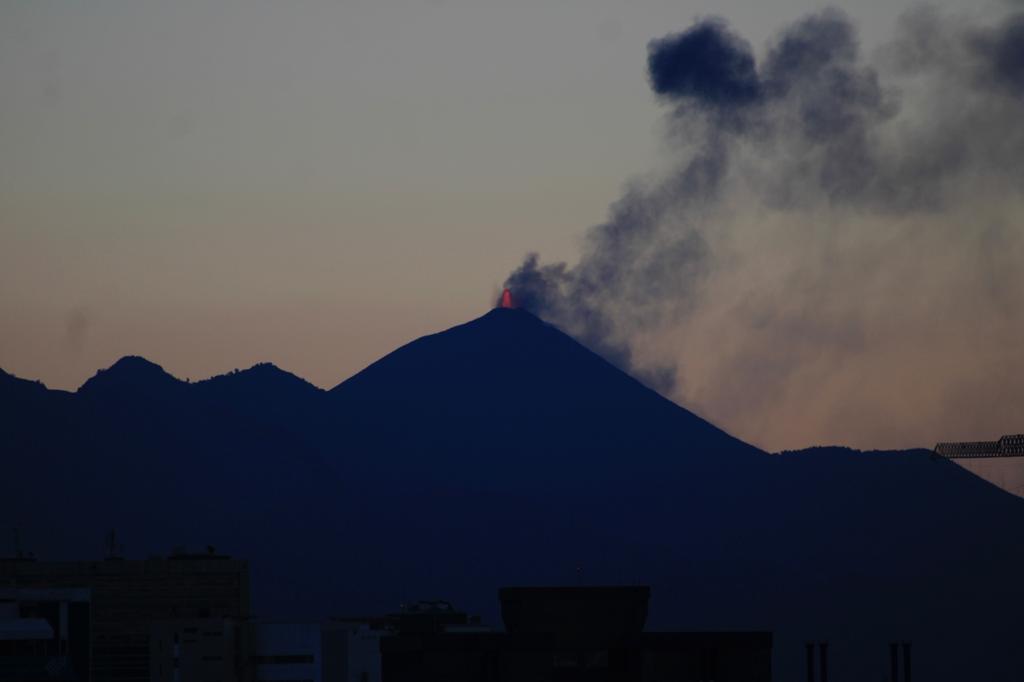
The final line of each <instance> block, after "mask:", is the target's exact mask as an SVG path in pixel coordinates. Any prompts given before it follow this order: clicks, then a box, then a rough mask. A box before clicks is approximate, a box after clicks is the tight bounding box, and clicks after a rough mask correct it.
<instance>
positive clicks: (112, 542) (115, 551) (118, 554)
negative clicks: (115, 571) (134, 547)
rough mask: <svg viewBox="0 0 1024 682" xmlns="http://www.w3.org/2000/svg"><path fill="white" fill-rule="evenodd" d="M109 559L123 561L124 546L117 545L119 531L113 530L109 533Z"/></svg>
mask: <svg viewBox="0 0 1024 682" xmlns="http://www.w3.org/2000/svg"><path fill="white" fill-rule="evenodd" d="M106 540H107V556H106V558H107V559H123V558H124V545H119V544H117V531H116V530H113V529H112V530H111V531H110V532H109V533H107V538H106Z"/></svg>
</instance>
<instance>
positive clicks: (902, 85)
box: [506, 7, 1024, 448]
mask: <svg viewBox="0 0 1024 682" xmlns="http://www.w3.org/2000/svg"><path fill="white" fill-rule="evenodd" d="M648 76H649V80H650V84H651V88H652V90H653V92H654V95H655V96H656V97H657V99H658V101H660V102H662V103H663V104H664V105H665V106H666V107H667V115H666V117H665V142H666V148H667V149H669V150H670V153H671V154H672V155H673V156H674V157H675V158H677V159H678V162H677V164H676V165H675V167H674V170H672V171H671V172H669V173H666V174H664V175H663V176H661V177H659V178H658V179H656V180H653V181H651V180H648V181H636V182H634V183H632V184H630V185H629V187H628V188H627V190H626V191H625V192H624V194H623V196H622V197H621V198H620V199H619V200H618V201H617V202H616V203H615V204H613V205H612V207H611V208H610V210H609V216H608V219H607V221H606V222H604V223H603V224H600V225H597V226H595V227H592V228H591V229H590V230H589V231H588V232H587V234H586V236H585V239H584V243H583V248H582V254H581V257H580V259H579V261H578V262H577V263H575V264H567V263H544V262H542V261H541V259H540V258H539V256H537V255H536V254H531V255H530V256H528V257H527V258H526V259H525V260H524V262H523V263H522V264H521V265H520V266H519V268H517V269H516V270H515V271H514V272H513V273H511V274H510V275H509V277H508V279H507V281H506V286H508V287H509V288H510V289H511V290H512V291H513V293H514V295H515V296H516V298H517V300H518V302H519V304H520V305H522V306H523V307H525V308H527V309H530V310H532V311H534V312H535V313H537V314H539V315H540V316H541V317H544V318H545V319H547V320H549V321H551V322H553V323H555V324H557V325H559V326H561V327H562V328H563V329H565V330H566V331H568V332H570V333H571V334H573V335H575V336H576V337H577V338H579V339H580V340H581V341H583V342H584V343H586V344H587V345H589V346H590V347H592V348H593V349H594V350H595V351H597V352H599V353H602V354H603V355H605V357H607V358H608V359H609V360H611V361H612V362H614V363H616V364H618V365H619V366H621V367H623V368H625V369H627V370H629V371H631V372H632V373H634V374H635V375H637V376H638V377H639V378H641V379H642V380H644V381H646V382H647V383H649V384H650V385H652V386H653V387H654V388H657V389H659V390H661V391H662V392H665V393H666V394H669V395H671V396H672V397H675V398H677V399H679V400H680V402H683V403H684V404H687V405H688V406H691V407H694V408H696V409H697V410H698V411H699V412H701V413H703V414H704V415H705V416H707V417H709V418H711V419H712V420H715V421H717V422H719V423H721V424H722V425H723V426H724V427H726V428H729V429H731V430H733V431H735V432H737V434H738V435H741V436H744V437H746V438H748V439H751V440H753V441H754V442H757V443H758V444H760V445H763V446H765V447H770V448H782V447H799V446H804V445H808V444H811V443H812V442H846V443H850V444H854V445H862V446H907V445H921V446H930V445H931V444H932V443H933V442H934V441H935V440H939V439H940V438H944V437H960V436H978V437H980V436H982V435H985V433H988V432H989V431H992V432H993V433H994V432H995V431H1000V430H1013V429H1018V430H1019V428H1020V427H1021V425H1020V424H1016V425H1015V424H1013V423H1012V415H1011V412H1012V410H1008V406H1010V405H1017V406H1018V407H1019V405H1020V404H1022V403H1024V389H1022V388H1019V387H1017V386H1015V385H1014V384H1013V382H1012V381H1011V380H1010V379H1009V378H1008V377H1009V376H1012V375H1013V373H1014V372H1018V376H1019V372H1020V371H1024V360H1021V359H1020V358H1019V357H1018V356H1019V353H1017V352H1016V350H1015V344H1016V342H1015V341H1013V339H1020V338H1024V322H1022V321H1021V320H1020V319H1019V318H1020V311H1022V310H1024V293H1022V292H1024V287H1020V286H1017V284H1016V282H1017V276H1016V274H1015V272H1016V270H1017V269H1018V266H1017V265H1016V263H1019V262H1020V259H1021V258H1024V229H1022V219H1024V201H1022V190H1021V188H1022V187H1024V126H1022V125H1021V123H1020V121H1022V120H1024V14H1022V13H1013V14H1010V15H1008V16H1002V17H998V18H996V19H994V20H991V21H989V22H988V23H976V22H975V21H973V20H968V19H964V18H960V17H955V16H950V15H947V14H943V13H942V12H940V11H938V10H936V9H933V8H929V7H923V8H919V9H917V10H915V11H914V12H912V13H909V14H907V15H906V16H904V17H903V18H902V19H901V21H900V22H899V24H898V26H897V27H896V30H895V37H894V38H893V39H892V40H890V41H889V42H888V43H886V44H884V45H883V46H882V47H880V48H879V49H878V50H876V51H874V52H873V53H872V54H870V55H865V54H864V51H863V50H862V49H861V46H860V45H859V41H858V37H857V32H856V30H855V27H854V26H853V24H852V23H851V21H850V20H849V19H848V17H846V16H845V15H844V14H843V13H842V12H840V11H838V10H832V9H830V10H825V11H822V12H819V13H816V14H813V15H810V16H807V17H804V18H802V19H800V20H799V21H796V22H795V23H793V24H792V25H790V26H789V27H788V28H786V29H785V30H784V31H782V32H781V33H780V34H779V35H778V36H776V38H775V39H774V40H772V41H771V42H770V44H769V45H767V46H766V47H765V48H764V49H763V50H762V51H761V52H760V54H759V55H755V51H754V49H753V48H752V47H751V46H750V45H749V43H747V42H746V41H745V40H743V38H742V37H740V36H738V35H736V34H735V33H734V32H733V31H732V30H731V29H730V27H729V26H728V24H727V23H726V22H725V21H724V20H722V19H717V18H713V19H706V20H702V21H698V22H697V23H695V24H694V25H693V26H692V27H690V28H688V29H687V30H685V31H683V32H681V33H677V34H673V35H669V36H666V37H664V38H661V39H658V40H654V41H652V42H651V43H650V44H649V46H648ZM982 387H984V388H982Z"/></svg>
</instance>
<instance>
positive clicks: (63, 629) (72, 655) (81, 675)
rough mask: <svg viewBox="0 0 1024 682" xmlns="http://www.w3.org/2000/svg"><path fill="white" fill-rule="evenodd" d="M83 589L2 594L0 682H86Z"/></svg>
mask: <svg viewBox="0 0 1024 682" xmlns="http://www.w3.org/2000/svg"><path fill="white" fill-rule="evenodd" d="M89 602H90V594H89V590H87V589H80V588H63V589H37V588H10V587H7V588H0V682H8V681H10V682H33V681H35V680H48V681H51V682H52V681H55V680H68V681H71V680H86V679H88V678H89V664H90V661H89V656H90V644H89V643H90V640H91V633H90V627H91V617H90V613H89V607H90V604H89Z"/></svg>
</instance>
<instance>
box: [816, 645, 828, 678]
mask: <svg viewBox="0 0 1024 682" xmlns="http://www.w3.org/2000/svg"><path fill="white" fill-rule="evenodd" d="M818 657H819V658H820V659H821V660H820V661H819V663H820V664H821V675H820V678H819V680H818V682H828V642H818Z"/></svg>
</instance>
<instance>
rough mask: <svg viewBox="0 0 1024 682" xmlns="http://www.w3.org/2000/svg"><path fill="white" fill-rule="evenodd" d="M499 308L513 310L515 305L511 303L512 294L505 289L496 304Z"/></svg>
mask: <svg viewBox="0 0 1024 682" xmlns="http://www.w3.org/2000/svg"><path fill="white" fill-rule="evenodd" d="M498 307H500V308H515V307H516V305H515V303H513V302H512V292H511V291H509V290H508V289H505V290H504V291H502V292H501V302H500V303H499V304H498Z"/></svg>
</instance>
